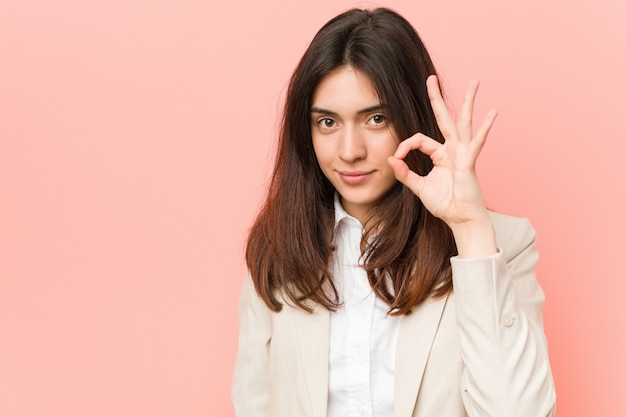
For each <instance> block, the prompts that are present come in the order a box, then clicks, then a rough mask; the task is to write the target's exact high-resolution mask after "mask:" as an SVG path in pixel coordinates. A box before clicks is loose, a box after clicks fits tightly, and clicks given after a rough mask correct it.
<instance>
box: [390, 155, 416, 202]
mask: <svg viewBox="0 0 626 417" xmlns="http://www.w3.org/2000/svg"><path fill="white" fill-rule="evenodd" d="M387 162H388V163H389V166H391V169H392V171H393V175H394V176H395V177H396V179H397V180H398V181H400V182H401V183H402V184H404V185H405V186H406V187H408V188H409V189H410V190H411V191H413V193H414V194H415V195H416V196H418V197H419V195H420V190H421V187H422V182H423V178H422V177H421V176H419V175H418V174H416V173H415V172H413V171H411V170H410V169H409V166H408V165H407V164H406V162H404V161H403V160H402V159H399V158H396V157H395V156H390V157H388V158H387Z"/></svg>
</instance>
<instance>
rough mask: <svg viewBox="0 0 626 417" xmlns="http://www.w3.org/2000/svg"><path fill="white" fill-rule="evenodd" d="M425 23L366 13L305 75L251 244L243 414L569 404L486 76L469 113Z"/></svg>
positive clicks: (288, 109)
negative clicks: (500, 184)
mask: <svg viewBox="0 0 626 417" xmlns="http://www.w3.org/2000/svg"><path fill="white" fill-rule="evenodd" d="M435 74H436V71H435V68H434V67H433V64H432V62H431V59H430V57H429V55H428V53H427V51H426V49H425V47H424V45H423V44H422V42H421V40H420V39H419V37H418V35H417V33H416V32H415V30H414V29H413V28H412V26H411V25H410V24H409V23H408V22H407V21H406V20H405V19H404V18H402V17H401V16H399V15H398V14H396V13H395V12H393V11H390V10H388V9H376V10H373V11H366V10H356V9H355V10H350V11H348V12H346V13H343V14H341V15H339V16H337V17H335V18H334V19H332V20H331V21H329V22H328V23H327V24H326V25H325V26H324V27H323V28H322V29H321V30H320V31H319V32H318V33H317V35H316V36H315V38H314V39H313V41H312V43H311V45H310V46H309V48H308V49H307V51H306V52H305V54H304V56H303V57H302V59H301V61H300V63H299V65H298V67H297V68H296V70H295V72H294V74H293V76H292V78H291V82H290V85H289V89H288V93H287V98H286V104H285V108H284V117H283V123H282V130H281V133H280V140H279V143H278V154H277V158H276V165H275V168H274V172H273V175H272V178H271V183H270V187H269V190H268V194H267V198H266V200H265V203H264V205H263V207H262V209H261V211H260V213H259V215H258V218H257V219H256V222H255V224H254V226H253V228H252V230H251V232H250V236H249V239H248V245H247V250H246V261H247V264H248V268H249V271H250V273H249V276H248V278H247V279H246V281H245V283H244V286H243V292H242V295H241V301H240V306H239V320H240V338H239V350H238V354H237V362H236V368H235V375H234V380H233V404H234V407H235V411H236V415H237V416H238V417H247V416H250V417H263V416H273V417H274V416H279V417H304V416H314V417H324V416H328V417H337V416H342V417H345V416H376V417H380V416H384V417H387V416H395V417H409V416H415V417H417V416H419V417H432V416H438V417H462V416H497V417H504V416H507V417H510V416H534V417H536V416H542V417H544V416H551V415H553V413H554V406H555V394H554V385H553V381H552V376H551V372H550V366H549V362H548V353H547V347H546V340H545V337H544V334H543V326H542V318H541V308H542V305H543V301H544V295H543V292H542V291H541V289H540V287H539V285H538V283H537V281H536V278H535V273H534V267H535V263H536V261H537V252H536V249H535V234H534V231H533V229H532V228H531V226H530V224H529V223H528V221H527V220H524V219H516V218H512V217H507V216H504V215H499V214H495V213H492V212H489V211H488V210H487V209H486V208H485V204H484V202H483V199H482V196H481V191H480V187H479V184H478V182H477V179H476V173H475V170H474V166H475V163H476V159H477V157H478V155H479V153H480V150H481V148H482V146H483V144H484V142H485V139H486V136H487V133H488V131H489V129H490V127H491V125H492V123H493V121H494V119H495V117H496V113H495V112H494V111H491V112H489V113H488V114H487V116H486V117H485V119H484V121H483V122H482V123H481V124H480V126H479V127H478V128H477V129H476V131H475V132H474V130H473V128H472V113H473V104H474V97H475V94H476V91H477V88H478V82H476V81H472V82H470V85H469V87H468V90H467V93H466V95H465V99H464V101H463V104H462V106H461V109H460V112H459V116H458V119H457V120H455V119H454V118H453V117H452V116H451V113H450V112H449V111H448V108H447V107H446V104H445V102H444V100H443V98H442V96H441V93H440V87H439V84H438V80H437V78H436V75H435Z"/></svg>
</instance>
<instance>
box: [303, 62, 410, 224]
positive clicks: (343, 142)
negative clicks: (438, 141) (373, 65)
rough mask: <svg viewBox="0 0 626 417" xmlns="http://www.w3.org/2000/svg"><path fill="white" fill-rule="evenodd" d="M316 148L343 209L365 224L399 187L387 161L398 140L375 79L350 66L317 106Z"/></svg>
mask: <svg viewBox="0 0 626 417" xmlns="http://www.w3.org/2000/svg"><path fill="white" fill-rule="evenodd" d="M311 122H312V123H311V125H312V128H311V130H312V132H311V134H312V137H313V148H314V150H315V155H316V157H317V162H318V163H319V165H320V168H321V169H322V172H324V175H325V176H326V178H328V180H329V181H330V182H331V183H332V184H333V186H334V187H335V189H336V190H337V192H338V193H339V195H340V196H341V204H342V206H343V208H344V210H346V211H347V212H348V213H349V214H350V215H351V216H353V217H355V218H357V219H358V220H359V221H361V223H363V222H364V221H365V219H366V218H367V211H368V209H369V208H370V207H371V206H372V204H374V203H375V202H377V201H378V200H379V199H380V198H381V197H382V196H383V195H384V194H385V193H386V192H387V191H388V190H389V189H390V188H391V187H392V186H393V185H394V184H395V182H396V179H395V177H394V175H393V171H392V170H391V167H390V166H389V164H388V163H387V157H389V156H391V155H393V153H394V152H395V150H396V148H397V146H398V141H397V139H396V135H395V133H394V132H393V129H392V128H391V126H390V124H389V119H388V117H387V109H386V106H385V104H384V103H381V102H380V99H379V98H378V95H377V94H376V91H375V90H374V88H373V86H372V84H371V82H370V81H369V79H368V78H367V77H366V76H365V75H364V74H362V73H360V72H359V71H357V70H355V69H353V68H352V67H350V66H343V67H340V68H338V69H336V70H334V71H332V72H331V73H329V74H328V75H327V76H326V77H324V78H323V79H322V81H321V82H320V84H319V85H318V86H317V89H316V90H315V93H314V94H313V104H312V106H311Z"/></svg>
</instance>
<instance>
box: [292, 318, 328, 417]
mask: <svg viewBox="0 0 626 417" xmlns="http://www.w3.org/2000/svg"><path fill="white" fill-rule="evenodd" d="M295 328H296V332H297V339H298V347H299V350H300V355H301V359H302V369H303V372H304V377H305V381H306V385H307V390H308V393H309V399H310V401H311V409H312V414H311V415H312V416H313V417H325V416H326V407H327V402H328V354H329V353H328V352H329V351H328V349H329V343H330V340H329V338H330V312H329V311H328V310H327V309H325V308H322V307H319V306H316V307H315V309H314V310H313V313H307V312H305V311H303V310H301V309H297V312H296V315H295Z"/></svg>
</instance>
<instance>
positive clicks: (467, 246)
mask: <svg viewBox="0 0 626 417" xmlns="http://www.w3.org/2000/svg"><path fill="white" fill-rule="evenodd" d="M450 229H451V230H452V234H453V235H454V240H455V242H456V247H457V250H458V253H459V258H486V257H489V256H492V255H494V254H496V253H497V252H498V248H497V246H496V234H495V231H494V228H493V223H492V222H491V219H490V218H489V215H488V214H487V212H485V215H484V216H481V217H480V218H478V219H475V220H469V221H465V222H462V223H455V224H452V225H450Z"/></svg>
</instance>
